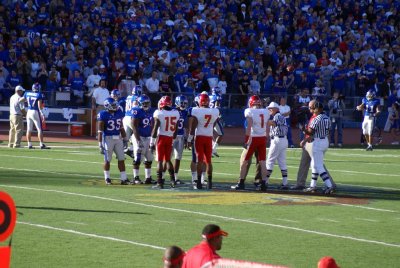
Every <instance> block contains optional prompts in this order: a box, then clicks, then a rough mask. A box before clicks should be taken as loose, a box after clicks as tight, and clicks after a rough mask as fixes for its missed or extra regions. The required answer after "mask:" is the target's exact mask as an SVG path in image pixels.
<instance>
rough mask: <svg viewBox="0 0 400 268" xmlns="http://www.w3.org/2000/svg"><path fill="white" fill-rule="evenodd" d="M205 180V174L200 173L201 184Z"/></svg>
mask: <svg viewBox="0 0 400 268" xmlns="http://www.w3.org/2000/svg"><path fill="white" fill-rule="evenodd" d="M205 179H206V173H205V172H201V182H204V180H205Z"/></svg>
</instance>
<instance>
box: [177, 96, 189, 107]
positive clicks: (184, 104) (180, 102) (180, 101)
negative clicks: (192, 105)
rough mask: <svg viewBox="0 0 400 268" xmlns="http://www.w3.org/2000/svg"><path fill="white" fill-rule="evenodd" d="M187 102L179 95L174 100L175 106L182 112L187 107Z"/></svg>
mask: <svg viewBox="0 0 400 268" xmlns="http://www.w3.org/2000/svg"><path fill="white" fill-rule="evenodd" d="M188 104H189V101H188V99H187V98H186V97H185V96H184V95H179V96H177V97H176V98H175V105H176V107H179V108H180V109H182V110H185V109H186V108H187V107H188Z"/></svg>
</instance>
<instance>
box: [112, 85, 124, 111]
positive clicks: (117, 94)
mask: <svg viewBox="0 0 400 268" xmlns="http://www.w3.org/2000/svg"><path fill="white" fill-rule="evenodd" d="M110 96H111V98H113V99H114V100H115V101H116V102H117V103H118V106H119V107H118V109H121V110H122V112H123V113H125V107H126V98H125V97H121V92H120V91H119V89H113V90H111V94H110Z"/></svg>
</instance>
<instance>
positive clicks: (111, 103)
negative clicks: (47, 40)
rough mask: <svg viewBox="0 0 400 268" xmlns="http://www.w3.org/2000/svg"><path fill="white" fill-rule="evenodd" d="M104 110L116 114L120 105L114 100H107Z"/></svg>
mask: <svg viewBox="0 0 400 268" xmlns="http://www.w3.org/2000/svg"><path fill="white" fill-rule="evenodd" d="M104 108H106V110H107V111H109V112H115V111H116V110H117V109H118V103H117V101H116V100H114V99H113V98H107V99H106V100H105V101H104Z"/></svg>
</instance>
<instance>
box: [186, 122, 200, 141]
mask: <svg viewBox="0 0 400 268" xmlns="http://www.w3.org/2000/svg"><path fill="white" fill-rule="evenodd" d="M197 125H198V121H197V118H196V117H194V116H191V117H190V118H189V135H188V138H187V146H188V147H189V148H190V147H192V144H193V137H194V131H195V129H196V128H197Z"/></svg>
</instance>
